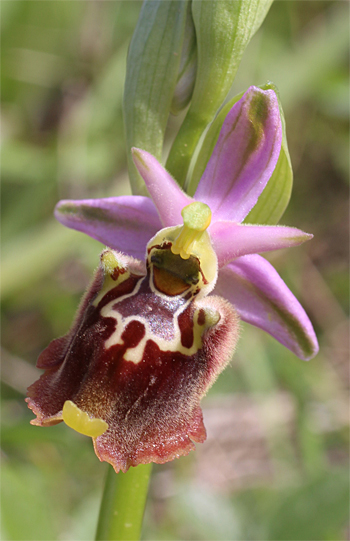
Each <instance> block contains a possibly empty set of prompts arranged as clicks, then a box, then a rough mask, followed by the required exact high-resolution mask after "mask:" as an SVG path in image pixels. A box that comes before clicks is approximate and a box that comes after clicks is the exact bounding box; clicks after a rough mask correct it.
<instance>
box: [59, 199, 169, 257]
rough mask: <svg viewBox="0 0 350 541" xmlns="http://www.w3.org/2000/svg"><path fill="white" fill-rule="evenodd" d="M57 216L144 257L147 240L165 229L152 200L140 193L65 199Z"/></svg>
mask: <svg viewBox="0 0 350 541" xmlns="http://www.w3.org/2000/svg"><path fill="white" fill-rule="evenodd" d="M55 216H56V218H57V220H58V221H59V222H61V223H62V224H63V225H65V226H66V227H70V228H71V229H76V230H77V231H82V232H83V233H85V234H86V235H89V236H90V237H92V238H94V239H96V240H99V241H100V242H102V243H103V244H105V245H106V246H109V247H110V248H113V249H114V250H118V251H120V252H124V253H126V254H129V255H132V256H134V257H137V258H139V259H142V260H143V259H144V257H145V251H146V245H147V243H148V241H149V240H150V238H151V237H153V236H154V235H155V234H156V232H157V231H158V230H159V229H161V228H162V224H161V222H160V219H159V217H158V213H157V210H156V207H155V206H154V204H153V203H152V201H151V199H150V198H149V197H143V196H141V195H125V196H121V197H108V198H105V199H82V200H78V201H73V200H63V201H60V202H59V203H58V204H57V206H56V209H55Z"/></svg>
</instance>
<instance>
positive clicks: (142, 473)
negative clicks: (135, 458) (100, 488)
mask: <svg viewBox="0 0 350 541" xmlns="http://www.w3.org/2000/svg"><path fill="white" fill-rule="evenodd" d="M151 469H152V464H145V465H143V464H141V465H139V466H137V467H136V468H130V469H129V470H128V471H127V472H126V473H122V472H120V473H118V474H116V473H115V471H114V470H113V468H112V467H109V469H108V473H107V479H106V484H105V488H104V493H103V497H102V502H101V509H100V516H99V521H98V525H97V533H96V541H138V540H139V539H140V535H141V527H142V519H143V513H144V509H145V504H146V498H147V491H148V484H149V479H150V474H151Z"/></svg>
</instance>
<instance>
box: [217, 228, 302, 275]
mask: <svg viewBox="0 0 350 541" xmlns="http://www.w3.org/2000/svg"><path fill="white" fill-rule="evenodd" d="M209 232H210V235H211V238H212V241H213V246H214V250H215V252H216V255H217V257H218V262H219V268H221V267H223V266H224V265H226V264H227V263H229V262H230V261H232V260H233V259H236V258H237V257H240V256H243V255H247V254H255V253H260V252H268V251H271V250H279V249H281V248H291V247H292V246H298V245H299V244H301V243H303V242H305V241H306V240H309V239H311V238H312V235H309V234H308V233H304V232H303V231H300V229H296V228H295V227H286V226H278V225H277V226H268V225H267V226H264V225H246V224H237V223H235V222H228V221H219V222H214V223H213V224H212V225H211V226H210V228H209Z"/></svg>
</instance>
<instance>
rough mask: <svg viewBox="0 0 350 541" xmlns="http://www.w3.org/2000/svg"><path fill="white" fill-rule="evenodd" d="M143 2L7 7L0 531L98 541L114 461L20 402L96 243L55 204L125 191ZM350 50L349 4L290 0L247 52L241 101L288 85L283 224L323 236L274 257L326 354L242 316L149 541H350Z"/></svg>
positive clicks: (156, 485) (65, 322) (174, 468)
mask: <svg viewBox="0 0 350 541" xmlns="http://www.w3.org/2000/svg"><path fill="white" fill-rule="evenodd" d="M140 6H141V3H140V2H139V1H118V0H116V1H95V0H91V1H55V0H53V1H46V2H42V1H33V0H31V1H21V0H19V1H12V0H2V1H1V18H2V21H1V22H2V34H1V56H2V73H1V75H2V82H1V85H2V106H1V121H2V262H3V265H2V339H3V340H2V347H3V349H2V394H1V407H2V437H1V443H2V477H1V481H2V498H1V506H2V524H1V532H2V537H1V538H2V539H3V540H22V541H24V540H35V541H39V540H46V541H50V540H69V541H78V540H92V539H93V538H94V533H95V527H96V520H97V515H98V508H99V502H100V497H101V491H102V486H103V480H104V477H105V474H106V471H107V470H106V469H107V467H108V466H107V464H105V463H100V462H99V461H98V460H97V459H96V457H95V454H94V452H93V448H92V443H91V440H90V439H88V438H85V437H84V436H80V435H79V434H77V433H75V432H73V431H71V430H69V429H68V428H67V427H66V426H63V424H60V425H57V426H55V427H51V428H46V429H44V428H39V427H34V426H31V425H30V424H29V421H30V419H32V418H33V414H32V413H31V412H30V411H29V410H28V409H27V407H26V404H25V403H24V396H25V392H26V387H27V386H28V385H29V384H30V383H32V382H33V381H34V380H35V379H36V378H37V376H38V374H39V371H38V370H37V369H36V368H35V362H36V358H37V356H38V354H39V352H40V351H41V350H42V349H43V348H44V347H45V346H46V345H47V344H48V343H49V341H50V340H52V339H53V338H54V337H57V336H59V335H62V334H64V333H65V332H67V330H68V329H69V327H70V323H71V321H72V318H73V316H74V313H75V309H76V307H77V304H78V302H79V299H80V296H81V295H82V293H83V291H84V289H85V287H86V286H87V284H88V282H89V279H90V276H91V272H92V270H93V269H94V267H95V266H96V265H97V263H98V255H99V251H100V250H101V245H100V244H99V243H98V242H97V241H93V240H91V239H89V238H85V237H84V235H82V234H80V233H77V232H74V231H70V230H66V229H65V228H64V227H63V226H61V225H60V224H58V223H56V222H55V220H54V218H53V214H52V213H53V208H54V205H55V203H56V202H57V201H58V200H59V199H61V198H86V197H101V196H109V195H120V194H125V193H129V187H128V180H127V173H126V151H125V146H124V135H123V123H122V108H121V106H122V93H123V84H124V79H125V61H126V53H127V47H128V43H129V41H130V38H131V35H132V32H133V29H134V27H135V24H136V21H137V17H138V13H139V10H140ZM348 49H349V4H348V3H347V2H338V1H317V0H315V1H305V2H300V1H276V2H275V3H274V4H273V6H272V8H271V10H270V12H269V14H268V16H267V18H266V21H265V23H264V24H263V27H262V28H261V30H260V31H259V32H258V34H257V35H256V36H255V37H254V39H253V40H252V42H251V44H250V45H249V47H248V49H247V51H246V53H245V55H244V57H243V61H242V64H241V67H240V69H239V72H238V75H237V77H236V81H235V83H234V88H233V89H232V95H234V94H237V93H238V92H241V91H243V90H245V89H246V88H247V87H248V86H250V85H251V84H263V83H265V82H266V81H267V80H272V81H273V82H274V83H275V84H276V85H277V86H278V88H279V90H280V94H281V100H282V104H283V107H284V110H285V115H286V122H287V135H288V140H289V146H290V152H291V157H292V162H293V166H294V173H295V182H294V190H293V195H292V200H291V203H290V206H289V207H288V210H287V212H286V214H285V215H284V216H283V218H282V220H281V223H283V224H286V225H294V226H296V227H299V228H300V229H303V230H305V231H308V232H312V233H314V235H315V238H314V239H313V240H312V241H311V242H309V243H307V244H306V245H303V246H302V247H299V248H294V249H292V250H289V251H282V252H280V253H275V254H273V256H271V257H269V259H270V261H272V262H273V264H274V265H275V267H276V268H277V269H278V271H279V272H280V274H281V275H282V276H283V278H284V279H285V281H286V282H287V283H288V285H289V286H290V287H291V289H292V290H293V292H294V293H295V294H296V295H297V297H298V298H299V299H300V300H301V302H302V303H303V305H304V307H305V308H306V310H307V312H308V313H309V315H310V317H311V319H312V321H313V323H314V325H315V329H316V331H317V334H318V337H319V341H320V346H321V349H320V353H319V355H318V356H317V357H316V358H315V359H314V360H312V361H310V362H309V363H304V362H302V361H300V360H299V359H297V358H296V357H295V356H294V355H293V354H292V353H290V352H289V351H288V350H286V349H285V348H283V347H282V346H280V345H279V344H278V343H276V342H275V341H274V340H273V339H272V338H270V337H269V336H267V335H265V334H264V333H263V332H261V331H259V330H258V329H255V328H252V327H250V326H248V325H243V329H242V338H241V341H240V344H239V347H238V350H237V353H236V355H235V357H234V360H233V362H232V363H231V366H229V367H228V368H227V369H226V371H225V372H224V373H223V374H222V375H221V377H220V378H219V379H218V381H217V382H216V384H215V385H214V387H213V388H212V389H211V391H210V392H209V394H208V396H207V397H206V399H205V400H204V401H203V409H204V418H205V424H206V427H207V431H208V440H207V442H206V443H204V444H203V445H198V450H197V452H196V453H192V454H191V455H189V456H188V457H185V458H181V459H179V460H176V461H175V462H172V463H169V464H166V465H163V466H155V467H154V469H153V478H152V483H151V489H150V496H149V502H148V506H147V509H146V516H145V524H144V531H143V539H145V540H204V541H206V540H208V541H210V540H309V541H310V540H343V539H348V536H349V521H348V505H349V493H348V479H349V475H348V448H349V447H348V427H349V407H348V406H349V404H348V394H347V392H348V386H349V378H348V370H349V364H348V349H347V348H348V319H347V318H348V309H349V296H348V253H347V249H348V239H347V235H348V216H347V215H348V193H349V192H348V165H349V163H348V148H349V147H348V143H349V141H348V133H349V131H348V130H349V124H348V123H349V87H348V62H349V58H348ZM181 120H182V117H180V118H174V119H171V121H170V123H169V136H171V135H172V133H174V130H176V129H177V127H178V126H179V123H180V122H181Z"/></svg>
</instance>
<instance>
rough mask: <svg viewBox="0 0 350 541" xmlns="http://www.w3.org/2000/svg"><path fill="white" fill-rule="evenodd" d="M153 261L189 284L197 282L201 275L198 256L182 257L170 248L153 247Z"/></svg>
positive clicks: (159, 267) (158, 266)
mask: <svg viewBox="0 0 350 541" xmlns="http://www.w3.org/2000/svg"><path fill="white" fill-rule="evenodd" d="M151 263H152V264H153V265H154V266H155V267H157V268H158V269H163V270H165V271H167V272H169V273H170V274H172V275H174V276H175V277H176V278H180V279H181V280H183V281H184V282H185V283H186V284H188V285H193V284H197V282H198V280H199V276H200V264H199V261H198V259H197V257H194V256H190V257H189V258H188V259H182V257H181V256H180V255H175V254H173V253H172V251H171V250H170V249H169V248H166V249H163V250H162V249H153V250H152V252H151Z"/></svg>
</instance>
